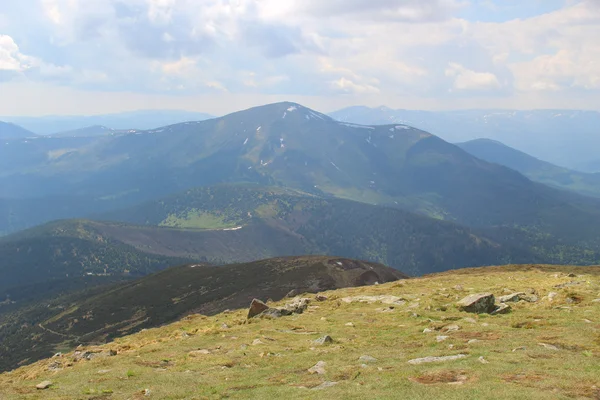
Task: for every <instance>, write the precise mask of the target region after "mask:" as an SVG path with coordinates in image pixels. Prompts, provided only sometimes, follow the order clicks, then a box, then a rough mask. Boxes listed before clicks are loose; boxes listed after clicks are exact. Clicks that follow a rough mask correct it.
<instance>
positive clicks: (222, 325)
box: [221, 322, 229, 329]
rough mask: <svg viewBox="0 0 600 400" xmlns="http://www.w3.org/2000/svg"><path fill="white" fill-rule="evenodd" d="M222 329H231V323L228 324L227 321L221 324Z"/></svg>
mask: <svg viewBox="0 0 600 400" xmlns="http://www.w3.org/2000/svg"><path fill="white" fill-rule="evenodd" d="M221 329H229V325H227V324H226V323H224V322H223V323H222V324H221Z"/></svg>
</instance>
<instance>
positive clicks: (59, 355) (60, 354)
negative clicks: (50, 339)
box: [52, 353, 62, 358]
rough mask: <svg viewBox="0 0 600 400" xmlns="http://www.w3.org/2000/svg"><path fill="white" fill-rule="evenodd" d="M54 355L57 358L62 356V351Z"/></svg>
mask: <svg viewBox="0 0 600 400" xmlns="http://www.w3.org/2000/svg"><path fill="white" fill-rule="evenodd" d="M52 357H54V358H56V357H62V353H56V354H55V355H53V356H52Z"/></svg>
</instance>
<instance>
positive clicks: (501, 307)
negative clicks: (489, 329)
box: [491, 303, 511, 315]
mask: <svg viewBox="0 0 600 400" xmlns="http://www.w3.org/2000/svg"><path fill="white" fill-rule="evenodd" d="M510 310H511V307H510V306H509V305H508V304H504V303H500V304H498V306H496V308H495V309H494V311H492V313H491V314H492V315H496V314H507V313H509V312H510Z"/></svg>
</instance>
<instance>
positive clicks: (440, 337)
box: [435, 336, 450, 343]
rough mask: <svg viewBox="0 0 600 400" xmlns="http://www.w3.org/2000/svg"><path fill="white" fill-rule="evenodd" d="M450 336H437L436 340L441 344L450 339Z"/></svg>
mask: <svg viewBox="0 0 600 400" xmlns="http://www.w3.org/2000/svg"><path fill="white" fill-rule="evenodd" d="M449 337H450V336H436V337H435V340H436V341H437V342H438V343H440V342H443V341H444V340H446V339H448V338H449Z"/></svg>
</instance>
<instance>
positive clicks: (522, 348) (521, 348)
mask: <svg viewBox="0 0 600 400" xmlns="http://www.w3.org/2000/svg"><path fill="white" fill-rule="evenodd" d="M522 350H527V347H525V346H519V347H515V348H514V349H512V351H513V353H514V352H515V351H522Z"/></svg>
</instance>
